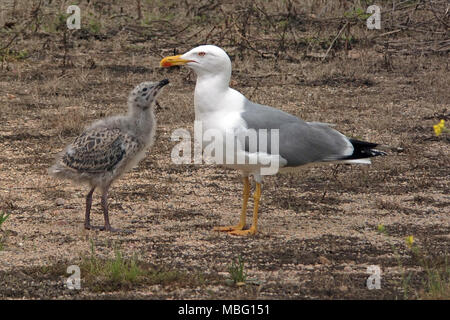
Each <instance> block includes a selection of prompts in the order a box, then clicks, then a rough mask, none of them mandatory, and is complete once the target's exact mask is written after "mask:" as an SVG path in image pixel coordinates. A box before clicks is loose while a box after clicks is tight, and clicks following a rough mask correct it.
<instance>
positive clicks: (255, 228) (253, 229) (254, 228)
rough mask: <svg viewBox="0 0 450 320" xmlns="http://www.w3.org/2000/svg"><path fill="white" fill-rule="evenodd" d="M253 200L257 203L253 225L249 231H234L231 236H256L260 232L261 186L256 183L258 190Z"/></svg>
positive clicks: (254, 206)
mask: <svg viewBox="0 0 450 320" xmlns="http://www.w3.org/2000/svg"><path fill="white" fill-rule="evenodd" d="M253 199H254V200H255V203H254V204H253V224H252V226H251V227H250V229H248V230H242V229H240V230H232V231H230V232H229V234H233V235H236V236H246V235H253V234H256V232H257V231H258V208H259V199H261V184H260V183H258V182H257V183H256V190H255V193H254V194H253Z"/></svg>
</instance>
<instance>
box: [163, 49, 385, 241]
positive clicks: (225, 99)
mask: <svg viewBox="0 0 450 320" xmlns="http://www.w3.org/2000/svg"><path fill="white" fill-rule="evenodd" d="M160 65H161V66H162V67H171V66H178V65H186V66H187V67H189V68H191V69H192V70H194V72H195V73H196V74H197V83H196V85H195V93H194V105H195V120H196V121H199V122H201V125H202V131H203V134H202V137H203V150H204V151H205V150H206V148H205V146H206V147H209V146H210V145H211V143H210V144H208V143H209V142H210V141H211V140H208V139H209V138H210V133H211V132H216V133H217V132H219V133H220V135H222V137H221V138H220V139H216V140H215V141H214V144H215V143H216V141H222V142H227V141H231V140H228V134H229V133H231V135H232V139H234V140H233V141H236V142H237V144H236V145H237V149H238V150H237V151H235V152H236V154H237V156H239V155H240V156H241V157H242V158H241V159H245V160H246V161H245V163H243V162H234V163H233V162H232V163H230V162H229V161H222V162H221V163H220V164H225V165H226V166H228V167H231V168H234V169H237V170H241V171H242V175H243V180H244V195H243V198H244V199H243V200H244V201H243V205H242V211H241V217H240V221H239V223H238V224H237V225H235V226H230V227H218V228H215V230H218V231H227V232H229V233H231V234H234V235H248V234H255V233H256V232H257V222H258V205H259V199H260V196H261V181H262V175H265V173H264V174H262V169H263V168H265V166H267V164H268V163H277V164H278V165H277V166H278V168H279V172H285V171H292V170H296V169H298V168H301V167H302V166H305V165H308V164H311V163H330V162H341V163H366V164H368V163H370V159H369V158H370V157H375V156H378V155H383V154H385V153H384V152H382V151H378V150H376V149H374V147H376V146H377V144H375V143H369V142H364V141H359V140H355V139H351V138H348V137H346V136H345V135H343V134H342V133H340V132H338V131H336V130H334V129H333V128H330V125H328V124H325V123H318V122H305V121H303V120H301V119H299V118H297V117H295V116H293V115H290V114H288V113H286V112H283V111H281V110H277V109H274V108H271V107H269V106H264V105H260V104H257V103H254V102H251V101H250V100H248V99H247V98H246V97H245V96H244V95H242V94H241V93H240V92H238V91H236V90H234V89H231V88H230V87H229V83H230V78H231V61H230V58H229V57H228V55H227V53H226V52H225V51H224V50H223V49H221V48H219V47H216V46H212V45H205V46H200V47H197V48H194V49H192V50H190V51H189V52H186V53H185V54H183V55H178V56H171V57H166V58H164V59H162V60H161V62H160ZM277 130H278V134H279V136H278V138H279V139H278V140H276V139H274V141H275V142H278V150H275V148H274V147H273V146H274V145H273V144H269V141H268V140H266V141H267V142H268V143H267V145H260V144H259V142H258V145H257V146H256V148H253V149H252V148H251V144H250V143H249V142H248V141H249V140H247V138H248V137H251V136H252V135H253V136H255V135H256V134H260V133H264V132H266V133H267V134H269V131H270V134H271V133H272V131H273V132H276V131H277ZM206 132H208V134H206ZM253 133H254V134H253ZM257 137H258V139H259V141H262V138H259V137H260V136H257ZM266 137H267V138H268V136H266ZM270 141H271V142H270V143H272V140H270ZM224 146H225V144H224ZM262 147H263V148H262ZM232 148H234V146H233V147H232ZM225 149H227V151H226V152H227V153H228V146H226V148H225ZM222 154H225V153H222ZM228 155H229V154H227V157H228ZM234 158H235V155H233V154H231V157H230V158H227V160H228V159H234ZM216 159H217V158H216ZM255 160H256V161H255ZM277 171H278V170H277ZM266 172H267V171H266ZM275 173H276V172H275ZM271 174H274V173H271ZM249 175H253V177H254V178H255V181H256V190H255V193H254V199H255V202H254V208H253V224H252V226H251V227H250V229H246V230H245V229H244V228H245V220H246V210H247V201H248V198H249V193H250V186H249V181H248V176H249Z"/></svg>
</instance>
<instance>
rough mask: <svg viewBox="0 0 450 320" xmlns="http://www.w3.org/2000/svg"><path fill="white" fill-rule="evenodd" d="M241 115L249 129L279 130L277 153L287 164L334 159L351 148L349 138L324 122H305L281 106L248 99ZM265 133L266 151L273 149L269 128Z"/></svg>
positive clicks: (294, 164) (340, 157)
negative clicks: (275, 107)
mask: <svg viewBox="0 0 450 320" xmlns="http://www.w3.org/2000/svg"><path fill="white" fill-rule="evenodd" d="M241 116H242V118H243V119H244V120H245V121H246V123H247V128H248V129H255V130H260V129H268V130H269V129H278V130H279V152H278V153H279V155H280V156H282V157H283V158H284V159H286V160H287V162H288V163H287V166H289V167H293V166H300V165H304V164H307V163H310V162H324V161H335V160H339V159H342V158H345V157H346V156H349V155H351V154H352V152H353V146H352V144H351V143H350V141H349V139H348V138H347V137H345V136H344V135H343V134H341V133H340V132H338V131H336V130H334V129H332V128H330V126H329V125H327V124H324V123H319V122H310V123H308V122H305V121H303V120H301V119H299V118H297V117H295V116H293V115H290V114H288V113H286V112H283V111H281V110H278V109H274V108H271V107H268V106H264V105H259V104H256V103H252V102H250V101H247V103H246V104H245V106H244V112H243V113H242V114H241ZM268 135H269V138H268V146H267V151H268V153H269V154H272V152H273V153H276V150H275V149H274V146H272V145H271V143H270V141H271V139H270V131H268ZM247 151H248V149H247Z"/></svg>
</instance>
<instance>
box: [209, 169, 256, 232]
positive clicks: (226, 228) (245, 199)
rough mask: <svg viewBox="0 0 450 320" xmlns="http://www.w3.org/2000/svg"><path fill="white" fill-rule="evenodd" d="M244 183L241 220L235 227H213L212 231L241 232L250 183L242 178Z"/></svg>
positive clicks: (243, 225) (246, 178)
mask: <svg viewBox="0 0 450 320" xmlns="http://www.w3.org/2000/svg"><path fill="white" fill-rule="evenodd" d="M243 182H244V192H243V196H242V198H243V202H242V211H241V218H240V219H239V224H238V225H236V226H228V227H215V228H214V231H234V230H242V229H244V227H245V218H246V214H247V203H248V198H249V197H250V182H249V181H248V177H245V178H243Z"/></svg>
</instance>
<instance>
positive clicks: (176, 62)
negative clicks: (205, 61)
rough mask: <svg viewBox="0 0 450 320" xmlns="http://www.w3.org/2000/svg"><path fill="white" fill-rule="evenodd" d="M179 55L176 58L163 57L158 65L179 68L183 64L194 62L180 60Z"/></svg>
mask: <svg viewBox="0 0 450 320" xmlns="http://www.w3.org/2000/svg"><path fill="white" fill-rule="evenodd" d="M181 56H182V55H181V54H180V55H178V56H169V57H165V58H164V59H162V60H161V62H160V63H159V65H160V66H161V67H166V68H167V67H173V66H181V65H183V64H186V63H188V62H195V61H194V60H187V59H183V58H181Z"/></svg>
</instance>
